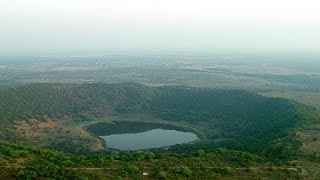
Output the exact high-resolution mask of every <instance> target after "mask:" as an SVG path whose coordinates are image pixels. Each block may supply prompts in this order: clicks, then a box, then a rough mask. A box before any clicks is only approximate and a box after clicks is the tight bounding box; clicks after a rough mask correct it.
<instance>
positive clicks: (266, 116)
mask: <svg viewBox="0 0 320 180" xmlns="http://www.w3.org/2000/svg"><path fill="white" fill-rule="evenodd" d="M309 111H310V112H311V110H310V109H308V108H306V107H303V106H301V105H299V104H297V103H294V102H291V101H289V100H286V99H281V98H271V97H264V96H260V95H257V94H254V93H251V92H246V91H239V90H223V89H205V88H190V87H175V86H168V87H157V88H155V87H147V86H144V85H141V84H135V83H120V84H77V85H71V84H31V85H26V86H22V87H17V88H12V89H6V90H3V91H2V92H1V93H0V121H1V122H2V124H3V125H2V126H3V127H5V128H1V130H0V137H1V138H2V139H6V140H9V141H12V142H19V141H20V142H22V141H23V140H24V141H28V137H30V138H31V137H35V135H34V134H35V131H36V130H39V129H45V131H43V132H41V134H40V135H39V136H38V137H36V138H41V137H42V136H46V135H47V134H48V133H47V132H49V131H51V132H55V133H60V134H61V132H62V131H64V130H65V129H66V127H67V126H72V127H75V128H76V127H77V124H78V123H81V122H85V121H88V122H90V121H93V120H94V119H96V118H103V117H117V116H127V117H131V116H135V117H137V116H138V117H139V116H141V117H142V116H147V117H148V118H149V120H150V121H152V119H160V120H164V121H168V122H174V123H176V124H181V125H182V124H183V125H187V126H192V127H195V128H196V129H198V130H199V131H201V132H202V133H203V134H204V136H205V138H203V140H202V141H201V142H199V143H197V144H194V145H191V146H190V145H189V146H187V147H185V146H182V147H178V148H177V149H176V150H177V151H179V150H181V149H183V150H184V151H187V150H190V151H192V150H196V149H200V148H201V149H212V148H217V147H225V148H230V149H235V150H246V151H250V152H253V153H258V154H263V152H264V154H272V153H270V152H265V150H266V149H269V150H270V149H272V148H270V145H271V144H274V143H275V142H276V140H278V139H279V138H283V137H286V136H287V135H288V133H290V132H292V130H293V129H294V128H296V127H298V126H299V125H301V124H302V123H303V121H305V120H306V119H307V115H306V114H307V113H309ZM51 120H54V121H51ZM22 122H23V124H22ZM59 122H63V123H60V125H59V126H58V128H57V126H54V125H56V124H58V123H59ZM41 123H42V124H41ZM50 123H51V124H50ZM37 124H38V125H39V124H40V125H39V126H37V129H34V127H35V126H36V125H37ZM44 124H45V125H44ZM25 127H29V129H30V130H29V131H31V130H33V132H32V134H30V133H29V134H28V132H26V130H25V129H26V128H25ZM23 128H24V129H23ZM32 128H33V129H32ZM54 128H56V130H54ZM16 129H18V130H19V129H23V130H24V132H23V134H21V132H20V134H19V133H18V132H17V131H16ZM65 133H66V139H65V138H60V139H65V140H66V141H62V142H58V143H53V142H54V141H55V138H52V139H49V138H48V139H46V141H48V142H47V143H48V144H50V146H49V147H51V148H55V149H60V150H64V149H67V151H70V152H75V151H74V149H72V147H74V148H79V147H83V149H86V147H84V146H85V145H82V144H85V143H81V142H83V141H84V139H81V137H77V138H75V137H73V136H72V135H71V134H72V133H73V131H72V132H71V133H70V131H69V130H68V132H65ZM70 137H71V138H73V139H70ZM30 138H29V139H30ZM68 138H69V139H68ZM91 138H92V137H91ZM36 140H37V139H33V140H32V141H29V142H36ZM90 141H93V140H92V139H91V140H90ZM290 143H291V142H290ZM66 144H69V147H67V148H64V146H67V145H66ZM42 145H43V144H42ZM43 146H46V147H48V145H45V144H44V145H43ZM59 146H60V147H59ZM273 154H274V153H273Z"/></svg>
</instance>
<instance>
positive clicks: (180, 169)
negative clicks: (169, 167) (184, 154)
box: [173, 166, 192, 176]
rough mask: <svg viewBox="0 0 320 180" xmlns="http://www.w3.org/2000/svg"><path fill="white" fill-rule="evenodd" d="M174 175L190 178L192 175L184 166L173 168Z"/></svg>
mask: <svg viewBox="0 0 320 180" xmlns="http://www.w3.org/2000/svg"><path fill="white" fill-rule="evenodd" d="M173 171H174V173H176V174H180V175H183V176H191V175H192V171H191V170H190V169H189V168H188V167H184V166H179V167H176V168H174V170H173Z"/></svg>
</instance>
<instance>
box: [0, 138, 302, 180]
mask: <svg viewBox="0 0 320 180" xmlns="http://www.w3.org/2000/svg"><path fill="white" fill-rule="evenodd" d="M0 157H1V159H0V169H1V170H0V178H6V179H15V178H17V179H36V178H41V177H42V178H44V177H46V178H51V179H52V178H54V179H112V178H115V179H139V178H140V179H188V178H190V179H195V178H196V179H212V178H219V179H222V178H235V179H236V178H237V177H241V178H246V177H247V178H250V177H251V178H252V177H254V176H255V177H260V178H283V177H285V178H293V179H295V178H298V177H299V173H298V172H299V167H298V166H297V165H296V164H288V163H280V162H278V163H274V162H271V161H269V160H267V159H266V158H262V157H259V156H256V155H253V154H250V153H245V152H240V151H229V150H226V149H215V150H212V151H203V150H199V151H197V152H194V153H188V154H175V153H153V152H137V153H123V154H109V155H86V156H85V155H67V154H61V153H59V152H54V151H50V150H46V149H40V148H35V147H30V146H22V145H17V144H10V143H5V142H0Z"/></svg>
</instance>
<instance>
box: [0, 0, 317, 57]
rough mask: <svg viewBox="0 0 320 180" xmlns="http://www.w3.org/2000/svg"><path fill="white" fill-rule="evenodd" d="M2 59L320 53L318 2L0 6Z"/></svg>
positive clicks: (54, 1)
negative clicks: (69, 54)
mask: <svg viewBox="0 0 320 180" xmlns="http://www.w3.org/2000/svg"><path fill="white" fill-rule="evenodd" d="M0 47H1V48H0V53H22V52H59V51H73V50H86V51H91V50H92V51H95V50H101V51H114V50H116V51H136V50H138V51H155V50H156V51H161V50H211V49H253V50H261V49H262V50H263V49H275V50H289V51H290V50H292V51H295V50H312V51H320V2H319V1H316V0H0Z"/></svg>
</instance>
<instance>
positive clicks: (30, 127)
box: [15, 118, 103, 151]
mask: <svg viewBox="0 0 320 180" xmlns="http://www.w3.org/2000/svg"><path fill="white" fill-rule="evenodd" d="M15 128H16V130H17V132H18V134H19V135H20V137H23V138H24V139H26V141H28V143H29V144H32V145H36V146H41V147H52V148H54V149H55V146H56V147H59V146H61V145H62V146H63V145H67V146H71V145H74V146H77V147H78V146H79V148H81V146H82V147H83V148H88V149H90V150H93V151H96V150H101V149H102V148H103V146H102V143H101V141H100V140H99V139H96V138H94V137H92V136H91V135H90V134H88V133H87V132H86V131H84V130H83V129H82V127H81V126H79V125H78V123H76V122H74V121H72V120H55V119H49V118H47V119H46V120H45V121H39V120H37V119H30V120H29V121H22V122H18V123H17V124H16V126H15ZM84 142H85V143H84ZM62 149H63V148H62ZM62 149H61V150H62ZM57 150H60V149H57Z"/></svg>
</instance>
